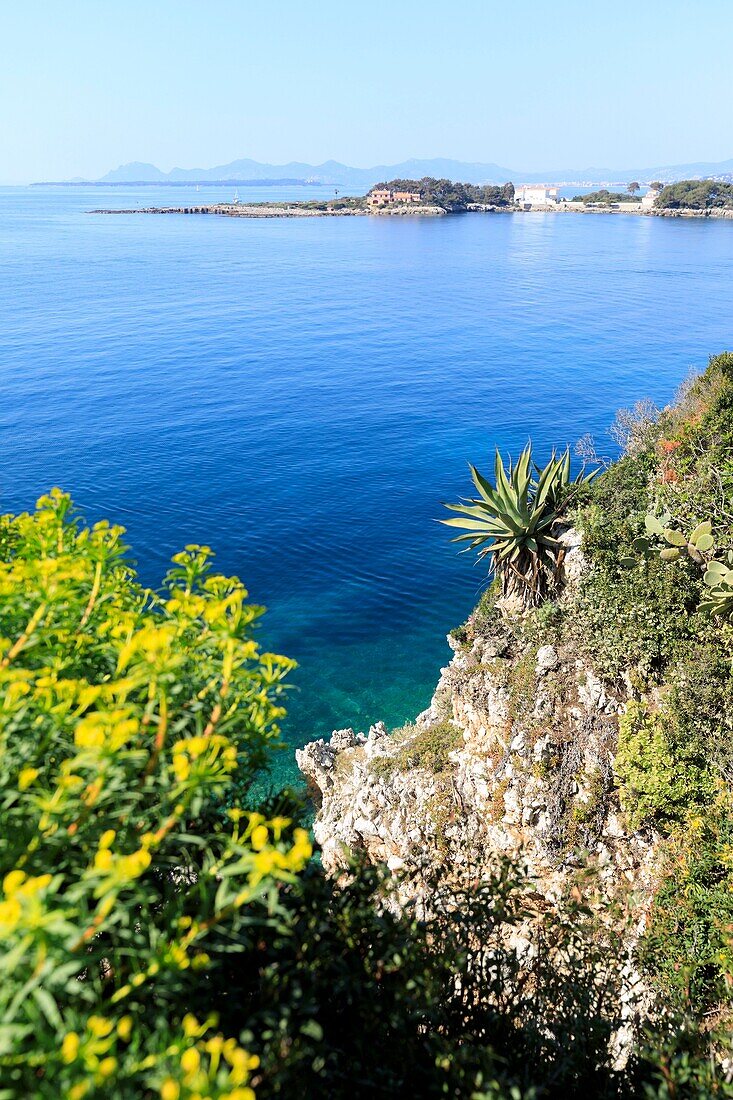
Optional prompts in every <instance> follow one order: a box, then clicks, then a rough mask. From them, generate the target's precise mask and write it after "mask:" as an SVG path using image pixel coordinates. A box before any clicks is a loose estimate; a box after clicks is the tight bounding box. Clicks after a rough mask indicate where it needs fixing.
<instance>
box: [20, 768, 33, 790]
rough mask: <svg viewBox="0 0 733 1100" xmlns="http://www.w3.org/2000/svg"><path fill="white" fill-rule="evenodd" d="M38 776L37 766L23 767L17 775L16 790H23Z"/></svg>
mask: <svg viewBox="0 0 733 1100" xmlns="http://www.w3.org/2000/svg"><path fill="white" fill-rule="evenodd" d="M37 778H38V768H23V771H22V772H21V773H20V775H19V776H18V790H19V791H25V790H27V789H28V787H30V785H31V783H33V782H34V781H35V780H36V779H37Z"/></svg>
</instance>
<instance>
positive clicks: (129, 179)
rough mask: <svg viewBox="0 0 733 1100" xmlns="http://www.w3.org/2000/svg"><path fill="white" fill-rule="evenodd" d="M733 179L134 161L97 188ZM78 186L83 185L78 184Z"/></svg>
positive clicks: (712, 170) (473, 166)
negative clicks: (166, 167) (166, 166)
mask: <svg viewBox="0 0 733 1100" xmlns="http://www.w3.org/2000/svg"><path fill="white" fill-rule="evenodd" d="M730 173H733V160H725V161H721V162H717V163H714V162H708V161H700V162H697V163H694V164H677V165H665V166H662V167H656V168H625V169H618V168H564V169H561V170H554V171H547V170H545V171H542V172H523V171H520V170H518V169H516V168H502V167H501V165H499V164H493V163H467V162H466V161H460V160H447V159H443V158H433V159H426V160H415V159H413V160H406V161H403V162H402V163H401V164H378V165H376V166H375V167H373V168H351V167H349V166H348V165H346V164H340V163H339V162H338V161H336V160H328V161H325V162H324V163H323V164H304V163H302V162H300V161H290V162H289V163H288V164H262V163H260V162H259V161H256V160H248V159H243V160H233V161H231V162H230V163H229V164H220V165H218V166H217V167H215V168H173V169H172V170H171V171H170V172H161V170H160V169H159V168H156V167H155V165H154V164H144V163H141V162H139V161H133V162H131V163H130V164H123V165H121V166H120V167H119V168H115V169H114V170H113V171H111V172H108V173H107V174H106V176H102V178H101V179H100V180H97V181H95V182H97V183H186V182H190V183H195V182H204V181H207V182H211V181H216V180H227V181H245V180H277V179H296V180H307V181H309V182H312V183H323V184H332V185H333V186H334V187H339V188H351V189H353V190H355V191H365V190H367V189H368V188H369V187H371V186H372V185H373V184H375V183H379V182H381V181H383V180H390V179H399V178H404V179H420V177H421V176H437V177H446V178H447V179H453V180H462V181H464V182H466V183H506V182H507V181H509V180H512V181H513V182H514V183H515V184H516V183H563V182H568V183H580V182H586V183H591V184H594V183H614V182H615V183H625V182H628V181H629V180H633V179H638V180H639V181H640V182H648V181H649V180H652V179H661V180H663V181H670V180H679V179H690V178H694V177H696V176H697V177H701V176H722V175H728V174H730ZM73 182H77V181H76V180H74V181H73Z"/></svg>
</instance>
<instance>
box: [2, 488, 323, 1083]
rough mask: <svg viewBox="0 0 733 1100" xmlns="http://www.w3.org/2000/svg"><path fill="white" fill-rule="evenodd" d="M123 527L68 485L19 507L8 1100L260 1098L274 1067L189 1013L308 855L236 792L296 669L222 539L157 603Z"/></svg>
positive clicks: (7, 820) (8, 696)
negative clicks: (221, 564)
mask: <svg viewBox="0 0 733 1100" xmlns="http://www.w3.org/2000/svg"><path fill="white" fill-rule="evenodd" d="M122 533H123V532H122V528H119V527H111V526H109V525H108V524H106V523H98V524H96V525H95V526H94V527H92V528H88V527H85V526H83V525H82V524H81V523H80V521H79V520H78V519H77V518H76V517H75V516H74V513H73V509H72V505H71V501H70V499H69V497H67V496H65V495H64V494H62V493H60V492H59V491H58V490H55V491H54V492H52V493H51V494H50V496H48V497H44V498H42V499H41V500H40V501H39V502H38V510H37V511H36V512H35V513H34V514H24V515H21V516H17V517H8V516H6V517H4V518H3V520H2V530H1V531H0V807H1V809H2V829H1V830H0V879H2V893H1V894H0V1096H3V1097H4V1096H13V1097H14V1096H42V1097H46V1096H47V1097H54V1098H57V1097H60V1096H65V1097H70V1098H72V1100H81V1098H82V1097H91V1096H114V1097H126V1096H130V1097H132V1096H135V1097H136V1096H156V1095H158V1096H161V1097H162V1098H163V1100H178V1098H179V1097H189V1096H190V1097H192V1096H195V1095H199V1096H210V1097H215V1098H223V1097H228V1098H229V1100H248V1098H249V1100H251V1098H252V1097H254V1091H253V1088H252V1085H253V1083H256V1074H257V1062H258V1060H257V1058H256V1057H253V1056H250V1055H249V1054H248V1052H247V1050H246V1049H244V1047H243V1046H242V1045H241V1044H240V1040H239V1036H238V1035H223V1034H220V1033H219V1032H218V1031H217V1027H216V1021H215V1020H214V1019H213V1018H209V1017H207V1018H203V1019H201V1018H198V1017H197V1015H196V1013H195V1011H188V1010H187V1009H189V1008H190V1009H194V1010H195V1006H196V988H197V983H201V982H206V971H207V968H208V967H209V966H210V965H211V956H212V954H214V952H215V951H217V950H220V949H222V945H224V946H225V948H226V950H231V949H232V945H236V943H237V941H238V940H241V941H243V942H244V941H245V940H246V937H247V935H248V934H249V932H248V929H249V926H250V925H251V923H252V916H253V913H254V911H255V907H257V906H259V907H262V906H264V907H265V909H266V910H267V909H269V911H270V913H274V912H276V910H277V905H278V901H277V898H278V887H279V884H281V883H283V882H287V881H292V880H293V878H294V876H296V875H297V873H298V872H299V871H300V870H301V869H302V867H303V866H304V864H305V863H306V861H307V860H308V858H309V856H310V851H311V848H310V842H309V839H308V836H307V834H306V833H305V832H304V831H303V830H302V829H293V828H292V826H291V823H290V821H288V820H287V819H285V818H275V819H268V818H266V817H265V816H263V815H262V814H258V813H254V812H245V811H244V809H242V808H241V807H237V806H236V797H235V792H236V790H238V789H240V788H241V786H242V784H245V785H246V783H247V781H248V780H249V779H251V777H252V776H253V774H254V773H255V772H256V770H257V769H258V768H259V767H260V766H261V765H262V763H263V761H264V760H265V759H266V756H267V753H268V750H269V746H271V744H272V743H273V740H274V739H276V738H277V736H278V726H277V723H278V720H279V718H280V717H281V716H282V714H283V710H282V707H281V705H280V697H281V692H282V680H283V677H284V676H285V674H286V673H287V671H288V670H289V669H290V668H291V667H292V663H291V662H290V661H287V660H286V659H284V658H282V657H277V656H274V655H272V654H267V653H261V652H260V650H259V648H258V646H257V643H256V642H255V640H254V638H253V636H252V627H253V624H254V622H255V620H256V619H257V617H258V616H259V615H260V613H261V609H260V608H257V607H254V606H253V605H251V604H249V603H248V602H247V592H246V591H245V589H244V588H243V586H242V585H241V584H240V583H239V581H237V580H236V578H228V577H222V576H213V575H211V574H210V572H209V569H210V566H209V556H210V552H209V551H208V550H207V549H206V548H200V547H194V546H189V547H187V548H186V550H185V551H184V552H183V553H181V554H178V555H177V556H176V557H175V558H174V566H173V569H172V570H171V572H170V573H169V574H168V577H167V579H166V582H165V588H164V592H163V594H161V595H154V594H153V593H151V592H150V591H147V590H145V589H144V588H142V587H141V586H140V585H139V584H138V582H137V581H136V579H135V576H134V573H133V571H132V569H131V568H130V566H129V565H128V564H127V563H126V560H125V558H124V547H123V545H122V541H121V539H122ZM235 781H236V785H235ZM232 804H234V809H232V808H231V806H232ZM225 806H229V807H230V809H229V810H228V811H227V810H226V809H225Z"/></svg>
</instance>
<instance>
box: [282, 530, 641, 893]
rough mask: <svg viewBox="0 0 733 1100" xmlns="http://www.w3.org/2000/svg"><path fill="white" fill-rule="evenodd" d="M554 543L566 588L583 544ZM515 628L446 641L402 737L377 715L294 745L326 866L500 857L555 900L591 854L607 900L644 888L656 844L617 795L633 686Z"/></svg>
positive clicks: (457, 862) (574, 538) (573, 540)
mask: <svg viewBox="0 0 733 1100" xmlns="http://www.w3.org/2000/svg"><path fill="white" fill-rule="evenodd" d="M560 538H561V540H562V542H563V545H564V546H565V548H566V554H565V558H564V563H563V565H564V569H565V571H566V578H567V579H566V584H571V583H573V582H572V581H571V579H570V578H574V579H576V580H577V577H578V576H580V574H581V573H582V570H583V568H584V561H583V556H582V550H581V539H580V535H579V534H578V532H577V531H574V530H573V529H569V530H567V531H564V532H562V533H561V535H560ZM561 598H562V597H561ZM469 622H470V620H469ZM516 636H517V635H516V632H515V633H514V635H513V634H512V632H511V630H509V629H505V628H504V626H503V625H502V622H501V619H500V617H499V616H497V617H496V621H493V622H491V623H490V624H489V625H488V626H485V627H482V628H481V629H480V630H479V629H477V630H474V631H472V632H470V633H469V635H468V637H467V638H465V639H464V640H463V641H461V642H459V641H457V640H456V639H455V638H453V637H450V636H449V638H448V642H449V645H450V646H451V648H452V650H453V657H452V660H451V661H450V663H449V664H448V665H447V666H446V667H445V668H444V669H443V670H442V673H441V676H440V680H439V682H438V685H437V687H436V690H435V693H434V695H433V698H432V701H431V704H430V706H429V707H428V709H427V710H426V711H424V712H423V713H422V714H420V715H419V716H418V718H417V719H416V721H415V724H414V726H411V727H407V728H406V729H405V730H404V731H402V732H401V733H400V734H399V735H398V736H397V737H393V736H391V735H390V734H389V733H388V732H387V730H386V729H385V727H384V725H383V724H382V723H378V724H377V725H376V726H373V727H372V728H371V729H370V730H369V731H368V734H367V735H364V734H363V733H358V732H355V731H354V730H351V729H348V730H337V731H336V732H334V733H333V734H332V736H331V738H330V740H328V741H325V740H323V739H321V740H318V741H314V742H312V743H311V744H309V745H306V746H305V748H303V749H301V750H299V751H298V752H297V754H296V756H297V762H298V766H299V768H300V770H301V772H302V773H303V775H304V776H305V778H306V780H307V782H308V785H309V787H310V789H311V791H312V792H313V796H314V801H315V805H316V810H317V813H316V819H315V824H314V833H315V837H316V840H317V841H318V843H319V844H320V845H321V848H322V858H323V864H324V867H325V869H326V870H327V871H329V872H332V873H336V872H338V871H339V869H340V868H342V867H343V866H344V864H345V861H346V859H347V858H348V855H349V853H350V852H354V851H357V850H362V851H364V852H366V853H367V855H368V857H369V858H370V859H371V860H374V861H377V860H379V861H383V862H385V863H387V865H388V866H389V867H391V868H393V869H401V868H403V867H413V868H414V867H418V866H420V865H421V863H423V864H424V862H425V860H426V859H428V860H431V859H435V860H448V861H450V864H451V866H452V867H454V868H456V869H459V868H461V867H462V866H463V867H468V866H469V865H470V866H475V862H476V860H477V859H478V860H479V861H480V860H482V859H486V860H487V861H488V860H490V859H491V858H492V857H493V856H495V855H497V854H500V853H504V854H507V855H509V856H511V857H513V858H516V859H518V860H519V861H520V862H522V863H523V864H525V865H526V866H527V869H528V871H529V873H530V874H531V875H532V876H534V877H535V879H536V882H537V889H538V891H539V892H540V893H542V894H544V895H545V896H546V897H547V898H548V900H556V899H557V898H558V897H559V896H560V895H561V894H562V893H563V892H564V891H565V890H566V889H567V887H568V884H569V880H570V877H571V876H572V874H573V872H574V871H575V870H577V868H578V866H579V865H580V863H581V862H582V861H583V860H584V859H585V858H586V857H590V861H591V863H593V864H594V866H595V868H596V870H597V874H598V881H599V883H600V884H601V888H602V889H607V891H608V893H609V894H612V893H613V892H614V891H615V890H616V888H618V887H619V886H621V885H628V886H631V887H632V888H634V889H635V890H636V891H637V892H638V893H639V894H640V895H648V893H649V887H650V882H651V879H652V876H653V862H654V847H655V846H654V838H653V837H651V836H648V835H642V834H634V833H631V832H630V831H629V830H628V829H627V827H626V825H625V822H624V819H623V815H622V814H621V813H620V811H619V808H618V806H617V804H616V802H615V797H614V794H613V753H614V751H615V747H616V738H617V724H618V716H619V714H620V713H621V712H622V711H623V709H624V706H625V702H626V698H625V692H624V693H620V692H614V691H612V690H611V689H610V688H608V687H607V686H604V684H603V683H602V681H601V680H600V678H599V677H598V676H597V675H596V673H595V672H594V670H593V668H592V667H591V666H590V665H589V664H588V663H587V660H586V659H584V658H582V657H581V656H580V655H579V654H578V653H576V652H572V651H563V650H562V649H561V648H559V647H558V645H557V644H556V643H555V642H550V641H544V640H543V639H540V640H539V642H538V643H537V644H535V643H534V642H533V643H529V642H524V643H523V648H522V647H521V646H520V647H518V646H517V643H516ZM438 734H440V745H441V746H442V748H441V749H440V752H438V751H437V750H436V748H435V746H434V744H433V742H434V741H435V743H436V744H437V741H436V738H437V736H438ZM436 753H437V755H436ZM418 879H419V876H418Z"/></svg>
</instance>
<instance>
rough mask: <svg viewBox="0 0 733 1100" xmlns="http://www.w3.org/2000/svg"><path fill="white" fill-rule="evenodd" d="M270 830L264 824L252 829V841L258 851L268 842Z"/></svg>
mask: <svg viewBox="0 0 733 1100" xmlns="http://www.w3.org/2000/svg"><path fill="white" fill-rule="evenodd" d="M268 835H269V834H268V832H267V829H266V828H265V826H264V825H258V826H257V827H256V828H255V829H253V830H252V836H251V838H250V839H251V842H252V847H253V848H254V850H255V851H256V852H259V851H261V850H262V849H263V848H264V847H265V845H266V844H267V839H268Z"/></svg>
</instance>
